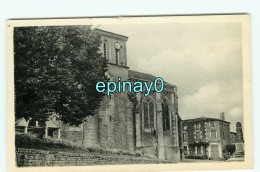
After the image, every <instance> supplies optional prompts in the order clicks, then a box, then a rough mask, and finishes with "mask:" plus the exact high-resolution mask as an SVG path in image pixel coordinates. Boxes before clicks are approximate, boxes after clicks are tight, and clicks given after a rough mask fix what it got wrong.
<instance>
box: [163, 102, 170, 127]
mask: <svg viewBox="0 0 260 172" xmlns="http://www.w3.org/2000/svg"><path fill="white" fill-rule="evenodd" d="M162 116H163V131H167V130H170V115H169V107H168V104H167V102H166V100H165V99H164V100H163V103H162Z"/></svg>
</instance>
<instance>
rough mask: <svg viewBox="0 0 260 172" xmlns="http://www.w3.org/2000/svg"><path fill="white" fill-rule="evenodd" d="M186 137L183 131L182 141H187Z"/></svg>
mask: <svg viewBox="0 0 260 172" xmlns="http://www.w3.org/2000/svg"><path fill="white" fill-rule="evenodd" d="M187 140H188V138H187V133H183V142H187Z"/></svg>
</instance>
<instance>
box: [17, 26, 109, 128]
mask: <svg viewBox="0 0 260 172" xmlns="http://www.w3.org/2000/svg"><path fill="white" fill-rule="evenodd" d="M100 44H101V39H100V35H99V34H98V33H97V32H96V31H95V30H91V28H90V27H89V26H48V27H16V28H14V75H15V76H14V77H15V117H16V119H19V118H22V117H24V118H25V119H29V118H33V119H36V120H39V121H42V122H45V121H46V120H47V119H48V117H49V115H48V114H49V113H56V114H58V115H59V116H60V119H61V121H63V122H64V123H69V124H72V125H77V124H80V123H82V122H83V120H84V118H85V117H86V116H88V115H94V113H95V110H96V109H97V108H98V107H99V105H100V102H101V100H102V97H103V96H104V94H103V93H98V92H97V91H96V90H95V85H96V83H97V82H99V81H104V82H106V81H108V78H107V77H106V75H105V72H106V71H107V63H106V60H105V58H104V57H103V55H102V54H101V53H100V51H99V46H100Z"/></svg>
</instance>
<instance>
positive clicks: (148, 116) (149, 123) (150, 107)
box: [143, 98, 154, 130]
mask: <svg viewBox="0 0 260 172" xmlns="http://www.w3.org/2000/svg"><path fill="white" fill-rule="evenodd" d="M143 113H144V115H143V122H144V123H143V125H144V129H145V130H146V129H149V130H150V129H153V128H154V104H153V102H152V101H151V99H149V98H146V99H145V101H144V103H143Z"/></svg>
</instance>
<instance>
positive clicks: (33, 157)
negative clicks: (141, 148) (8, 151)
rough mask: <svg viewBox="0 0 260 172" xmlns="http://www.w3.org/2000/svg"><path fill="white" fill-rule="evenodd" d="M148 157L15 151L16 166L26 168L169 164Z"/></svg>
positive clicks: (34, 150)
mask: <svg viewBox="0 0 260 172" xmlns="http://www.w3.org/2000/svg"><path fill="white" fill-rule="evenodd" d="M170 162H172V161H162V160H159V159H154V158H149V157H136V156H134V155H117V154H115V155H111V154H97V155H94V154H91V153H69V152H52V151H43V150H37V149H22V148H18V149H17V151H16V164H17V166H18V167H26V166H85V165H102V164H112V165H116V164H158V163H170Z"/></svg>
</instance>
